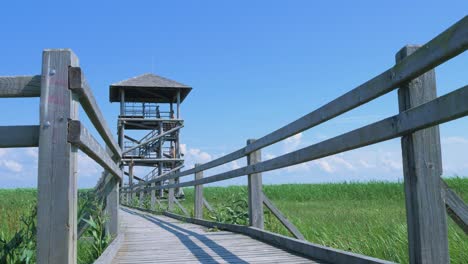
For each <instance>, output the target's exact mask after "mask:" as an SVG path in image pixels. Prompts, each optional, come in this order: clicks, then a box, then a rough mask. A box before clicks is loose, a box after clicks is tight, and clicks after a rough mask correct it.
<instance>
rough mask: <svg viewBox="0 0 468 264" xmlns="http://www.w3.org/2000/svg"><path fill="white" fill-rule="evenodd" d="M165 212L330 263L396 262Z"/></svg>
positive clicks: (244, 227)
mask: <svg viewBox="0 0 468 264" xmlns="http://www.w3.org/2000/svg"><path fill="white" fill-rule="evenodd" d="M138 210H139V209H138ZM163 214H164V215H165V216H168V217H172V218H174V219H177V220H180V221H184V222H188V223H192V224H197V225H202V226H206V227H209V228H219V229H222V230H227V231H231V232H235V233H240V234H244V235H247V236H250V237H252V238H254V239H257V240H260V241H263V242H266V243H268V244H271V245H274V246H277V247H280V248H284V249H287V250H290V251H292V252H295V253H298V254H301V255H304V256H307V257H311V258H315V259H320V260H323V261H326V262H329V263H337V264H341V263H343V264H344V263H346V264H371V263H379V264H390V263H394V262H390V261H386V260H381V259H377V258H373V257H368V256H364V255H359V254H355V253H351V252H346V251H343V250H339V249H334V248H330V247H325V246H321V245H317V244H313V243H310V242H307V241H304V240H299V239H295V238H290V237H287V236H283V235H279V234H275V233H272V232H268V231H264V230H262V229H258V228H255V227H249V226H242V225H233V224H224V223H217V222H212V221H207V220H202V219H195V218H189V217H184V216H181V215H178V214H174V213H170V212H163Z"/></svg>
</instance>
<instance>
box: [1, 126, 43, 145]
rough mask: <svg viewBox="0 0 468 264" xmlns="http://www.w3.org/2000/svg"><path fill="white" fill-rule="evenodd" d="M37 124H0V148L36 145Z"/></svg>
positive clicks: (37, 135) (37, 140) (37, 137)
mask: <svg viewBox="0 0 468 264" xmlns="http://www.w3.org/2000/svg"><path fill="white" fill-rule="evenodd" d="M38 145H39V126H0V148H23V147H37V146H38Z"/></svg>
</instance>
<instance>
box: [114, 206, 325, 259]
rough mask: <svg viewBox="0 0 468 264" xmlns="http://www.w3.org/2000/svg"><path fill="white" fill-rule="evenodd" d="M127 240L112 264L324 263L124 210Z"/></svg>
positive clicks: (245, 238)
mask: <svg viewBox="0 0 468 264" xmlns="http://www.w3.org/2000/svg"><path fill="white" fill-rule="evenodd" d="M121 215H122V230H123V232H124V233H125V241H124V243H123V244H122V246H121V247H120V250H119V251H118V253H117V255H116V257H115V258H114V260H113V262H112V263H121V264H124V263H128V264H129V263H213V264H214V263H240V264H244V263H324V262H322V261H317V260H313V259H310V258H307V257H303V256H300V255H297V254H294V253H290V252H288V251H286V250H283V249H280V248H278V247H275V246H272V245H269V244H266V243H263V242H260V241H257V240H255V239H252V238H250V237H248V236H245V235H242V234H236V233H231V232H226V231H218V232H210V231H209V230H207V228H205V227H203V226H199V225H194V224H189V223H184V222H180V221H177V220H174V219H173V218H169V217H166V216H162V215H151V214H148V213H142V212H139V211H136V210H129V209H126V208H124V209H123V210H122V213H121Z"/></svg>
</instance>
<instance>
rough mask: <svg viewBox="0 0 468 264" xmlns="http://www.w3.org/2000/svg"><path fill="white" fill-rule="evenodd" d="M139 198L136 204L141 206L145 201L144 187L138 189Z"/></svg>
mask: <svg viewBox="0 0 468 264" xmlns="http://www.w3.org/2000/svg"><path fill="white" fill-rule="evenodd" d="M139 198H140V201H139V203H138V205H139V206H140V207H143V203H144V202H145V189H144V188H142V189H141V190H140V197H139Z"/></svg>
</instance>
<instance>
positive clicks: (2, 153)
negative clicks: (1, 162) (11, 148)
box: [0, 148, 8, 157]
mask: <svg viewBox="0 0 468 264" xmlns="http://www.w3.org/2000/svg"><path fill="white" fill-rule="evenodd" d="M7 152H8V149H3V148H0V157H3V156H5V155H6V154H7Z"/></svg>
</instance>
